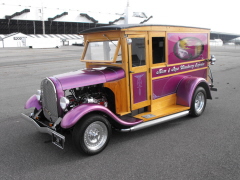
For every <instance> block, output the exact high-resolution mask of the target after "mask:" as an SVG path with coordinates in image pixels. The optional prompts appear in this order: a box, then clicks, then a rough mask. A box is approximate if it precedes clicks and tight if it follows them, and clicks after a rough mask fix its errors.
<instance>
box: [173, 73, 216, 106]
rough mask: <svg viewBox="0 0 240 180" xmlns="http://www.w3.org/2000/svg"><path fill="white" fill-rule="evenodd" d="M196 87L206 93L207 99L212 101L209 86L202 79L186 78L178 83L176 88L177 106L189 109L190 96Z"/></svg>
mask: <svg viewBox="0 0 240 180" xmlns="http://www.w3.org/2000/svg"><path fill="white" fill-rule="evenodd" d="M197 86H201V87H203V88H204V89H205V91H206V93H207V99H212V96H211V92H210V88H209V85H208V83H207V81H206V80H205V79H204V78H199V77H186V78H184V79H183V80H182V81H181V82H180V84H179V86H178V89H177V104H179V105H182V106H188V107H190V106H191V102H192V96H193V93H194V91H195V89H196V88H197Z"/></svg>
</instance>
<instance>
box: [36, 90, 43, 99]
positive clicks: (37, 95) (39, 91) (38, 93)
mask: <svg viewBox="0 0 240 180" xmlns="http://www.w3.org/2000/svg"><path fill="white" fill-rule="evenodd" d="M41 94H42V92H41V90H37V93H36V97H37V100H38V101H40V99H41Z"/></svg>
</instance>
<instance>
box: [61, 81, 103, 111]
mask: <svg viewBox="0 0 240 180" xmlns="http://www.w3.org/2000/svg"><path fill="white" fill-rule="evenodd" d="M65 93H66V97H67V98H68V99H69V101H70V104H69V106H68V110H70V109H72V108H73V107H75V106H78V105H80V104H83V103H96V104H100V105H103V106H105V107H108V101H107V98H106V97H107V94H106V91H105V88H104V87H103V85H102V84H97V85H92V86H85V87H79V88H74V89H70V90H68V91H66V92H65Z"/></svg>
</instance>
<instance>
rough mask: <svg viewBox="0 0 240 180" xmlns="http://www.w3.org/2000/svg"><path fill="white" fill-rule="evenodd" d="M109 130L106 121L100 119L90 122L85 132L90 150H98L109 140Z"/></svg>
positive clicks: (86, 143)
mask: <svg viewBox="0 0 240 180" xmlns="http://www.w3.org/2000/svg"><path fill="white" fill-rule="evenodd" d="M107 136H108V130H107V127H106V125H105V124H104V123H102V122H100V121H96V122H93V123H92V124H90V125H89V126H88V127H87V129H86V130H85V132H84V143H85V145H86V147H87V148H88V149H90V150H93V151H95V150H98V149H100V148H101V147H103V146H104V144H105V143H106V141H107Z"/></svg>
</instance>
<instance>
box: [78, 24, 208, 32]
mask: <svg viewBox="0 0 240 180" xmlns="http://www.w3.org/2000/svg"><path fill="white" fill-rule="evenodd" d="M146 26H148V27H149V26H171V27H188V28H199V29H208V28H200V27H189V26H176V25H162V24H161V25H160V24H118V25H111V26H101V27H95V28H91V29H86V30H83V31H81V32H80V34H86V33H94V32H101V31H113V30H115V31H116V30H121V29H127V28H134V27H146ZM208 30H210V29H208Z"/></svg>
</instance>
